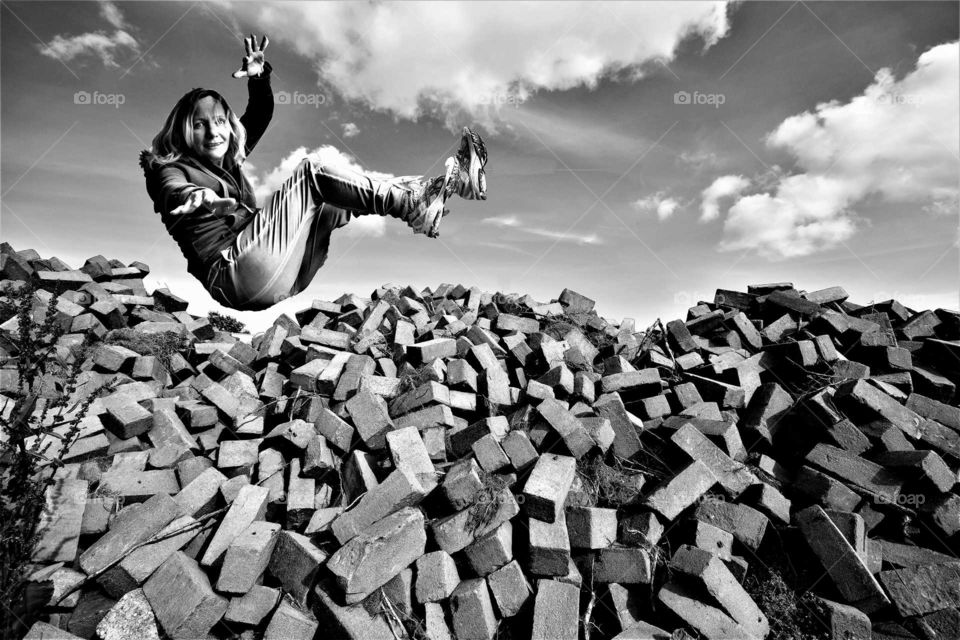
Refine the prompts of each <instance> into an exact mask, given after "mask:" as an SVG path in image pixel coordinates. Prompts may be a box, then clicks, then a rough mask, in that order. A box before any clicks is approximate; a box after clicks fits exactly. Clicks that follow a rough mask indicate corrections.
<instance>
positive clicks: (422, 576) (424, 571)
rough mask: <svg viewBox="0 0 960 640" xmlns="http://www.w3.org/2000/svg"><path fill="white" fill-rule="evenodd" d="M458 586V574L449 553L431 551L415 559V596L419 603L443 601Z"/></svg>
mask: <svg viewBox="0 0 960 640" xmlns="http://www.w3.org/2000/svg"><path fill="white" fill-rule="evenodd" d="M458 584H460V573H459V572H458V571H457V565H456V563H455V562H454V561H453V558H452V557H451V556H450V554H449V553H446V552H445V551H431V552H430V553H425V554H424V555H422V556H420V557H419V558H418V559H417V583H416V596H417V601H418V602H420V603H427V602H437V601H439V600H445V599H446V598H448V597H449V596H450V594H451V593H453V590H454V589H455V588H456V587H457V585H458Z"/></svg>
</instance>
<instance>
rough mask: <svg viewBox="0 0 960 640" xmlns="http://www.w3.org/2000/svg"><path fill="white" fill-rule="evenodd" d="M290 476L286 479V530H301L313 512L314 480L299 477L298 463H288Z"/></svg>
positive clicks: (296, 461)
mask: <svg viewBox="0 0 960 640" xmlns="http://www.w3.org/2000/svg"><path fill="white" fill-rule="evenodd" d="M289 468H290V476H289V478H288V479H287V501H286V512H287V514H286V515H287V521H286V526H287V528H288V529H295V530H298V529H301V528H302V527H303V525H305V524H306V523H307V522H308V521H309V520H310V517H311V516H312V515H313V512H314V510H315V508H316V507H315V500H316V493H317V489H316V480H314V479H313V478H303V477H301V475H300V461H299V460H298V459H296V458H294V459H293V460H291V461H290V467H289Z"/></svg>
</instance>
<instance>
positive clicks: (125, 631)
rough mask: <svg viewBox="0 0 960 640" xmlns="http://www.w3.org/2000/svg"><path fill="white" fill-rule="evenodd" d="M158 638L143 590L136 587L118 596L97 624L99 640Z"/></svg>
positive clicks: (151, 612) (151, 611)
mask: <svg viewBox="0 0 960 640" xmlns="http://www.w3.org/2000/svg"><path fill="white" fill-rule="evenodd" d="M132 636H133V637H138V638H144V639H152V638H157V639H159V637H160V634H159V633H158V631H157V623H156V620H155V618H154V615H153V610H152V609H151V608H150V603H149V602H148V601H147V598H146V596H144V595H143V591H142V590H140V589H136V590H135V591H131V592H130V593H127V594H126V595H124V596H123V597H122V598H120V599H119V600H118V601H117V603H116V604H115V605H114V606H113V608H112V609H110V611H108V612H107V615H105V616H104V617H103V619H102V620H100V622H99V623H98V624H97V637H98V638H100V639H101V640H125V639H126V638H129V637H132Z"/></svg>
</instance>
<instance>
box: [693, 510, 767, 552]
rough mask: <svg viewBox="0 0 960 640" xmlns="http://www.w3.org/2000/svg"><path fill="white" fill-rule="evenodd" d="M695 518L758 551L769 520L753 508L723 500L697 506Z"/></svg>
mask: <svg viewBox="0 0 960 640" xmlns="http://www.w3.org/2000/svg"><path fill="white" fill-rule="evenodd" d="M694 517H695V518H696V519H697V520H702V521H703V522H707V523H709V524H712V525H713V526H715V527H719V528H720V529H723V530H724V531H729V532H730V533H732V534H733V537H734V538H736V539H737V541H738V542H739V543H740V544H742V545H744V546H745V547H747V548H748V549H750V550H751V551H754V552H755V551H756V550H757V549H759V548H760V543H761V542H762V541H763V536H764V534H765V533H766V531H767V524H769V520H767V517H766V516H765V515H763V514H762V513H760V512H759V511H757V510H756V509H754V508H752V507H748V506H747V505H745V504H735V503H732V502H724V501H722V500H703V501H701V502H700V504H698V505H697V508H696V511H695V512H694Z"/></svg>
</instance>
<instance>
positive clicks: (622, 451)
mask: <svg viewBox="0 0 960 640" xmlns="http://www.w3.org/2000/svg"><path fill="white" fill-rule="evenodd" d="M593 409H594V411H596V412H597V415H598V416H599V417H601V418H607V419H608V420H610V425H611V426H612V427H613V431H614V433H615V434H616V436H615V438H614V441H613V452H614V454H615V455H616V456H618V457H620V458H630V457H632V456H634V455H635V454H636V453H637V452H638V451H640V436H639V435H637V432H636V430H635V429H634V427H633V424H632V423H631V421H630V418H629V416H628V415H627V410H626V408H625V407H624V405H623V401H622V400H621V399H620V396H619V394H616V393H607V394H604V395H602V396H600V397H599V398H597V401H596V402H594V403H593Z"/></svg>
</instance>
